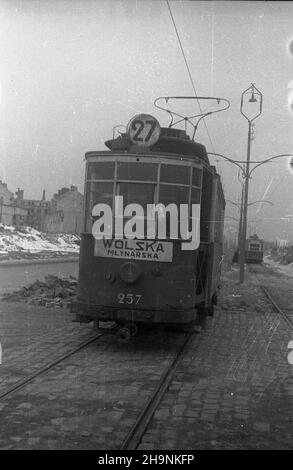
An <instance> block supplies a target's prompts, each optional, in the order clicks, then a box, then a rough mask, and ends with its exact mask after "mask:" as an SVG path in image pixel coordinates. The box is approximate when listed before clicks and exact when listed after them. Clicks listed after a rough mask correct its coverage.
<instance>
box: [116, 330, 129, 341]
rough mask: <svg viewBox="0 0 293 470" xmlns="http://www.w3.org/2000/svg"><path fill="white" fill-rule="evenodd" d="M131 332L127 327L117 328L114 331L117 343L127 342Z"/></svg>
mask: <svg viewBox="0 0 293 470" xmlns="http://www.w3.org/2000/svg"><path fill="white" fill-rule="evenodd" d="M130 337H131V333H130V330H129V328H125V327H123V328H119V330H118V331H117V333H116V338H117V340H118V343H128V341H129V340H130Z"/></svg>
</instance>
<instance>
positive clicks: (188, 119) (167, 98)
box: [154, 96, 230, 139]
mask: <svg viewBox="0 0 293 470" xmlns="http://www.w3.org/2000/svg"><path fill="white" fill-rule="evenodd" d="M159 100H165V102H166V104H167V103H169V101H170V100H198V101H199V100H212V101H216V102H217V104H218V105H219V104H220V103H221V102H223V103H224V107H222V108H220V109H215V110H213V111H202V112H201V113H200V114H192V115H191V116H184V115H182V114H179V113H177V112H175V111H171V109H167V108H165V107H163V106H162V105H159V104H158V101H159ZM154 106H155V107H156V108H158V109H161V110H162V111H166V112H167V113H168V114H169V115H170V118H171V122H170V124H169V127H173V126H175V125H176V124H179V123H180V122H183V121H184V122H185V127H186V123H187V122H189V124H190V125H191V126H192V127H193V129H194V131H193V136H192V139H194V136H195V133H196V130H197V128H198V125H199V123H200V121H201V120H203V119H204V118H205V117H206V116H210V115H211V114H215V113H219V112H221V111H225V110H226V109H228V108H229V107H230V102H229V100H227V99H226V98H218V97H211V96H197V97H194V96H160V97H159V98H156V99H155V101H154ZM175 116H176V117H178V118H179V119H178V120H176V121H175V122H174V117H175ZM195 118H198V120H197V122H196V123H195V124H194V123H193V122H192V119H195Z"/></svg>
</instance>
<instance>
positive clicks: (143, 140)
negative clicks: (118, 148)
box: [127, 114, 161, 147]
mask: <svg viewBox="0 0 293 470" xmlns="http://www.w3.org/2000/svg"><path fill="white" fill-rule="evenodd" d="M160 131H161V128H160V124H159V122H158V121H157V119H156V118H154V117H153V116H151V115H150V114H138V115H137V116H135V117H134V118H132V119H131V121H130V122H129V124H128V127H127V132H128V135H129V137H130V140H131V141H132V142H133V143H134V144H135V145H138V146H142V147H149V146H151V145H154V144H155V143H156V142H157V140H158V139H159V137H160Z"/></svg>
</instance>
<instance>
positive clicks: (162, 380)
mask: <svg viewBox="0 0 293 470" xmlns="http://www.w3.org/2000/svg"><path fill="white" fill-rule="evenodd" d="M158 334H159V332H158ZM105 336H109V332H108V331H107V332H102V333H101V334H98V335H97V336H95V337H93V338H91V339H88V340H87V341H85V342H83V343H81V344H79V345H78V346H77V347H75V348H74V349H72V350H70V351H68V352H67V353H65V354H63V355H62V356H61V357H59V358H57V359H56V360H54V361H52V362H50V363H48V364H46V365H44V366H43V367H41V368H38V369H37V370H36V371H35V372H33V373H32V374H31V375H28V376H26V377H25V378H23V379H21V380H19V381H18V382H16V383H15V384H14V385H12V386H10V388H7V389H6V390H4V391H3V392H1V393H0V400H1V399H3V400H4V398H8V401H7V402H6V405H5V406H8V408H6V409H7V410H9V409H10V410H11V412H12V413H13V410H14V409H15V408H16V409H17V410H18V411H17V414H18V419H17V420H18V422H22V423H23V425H24V426H28V423H29V421H27V420H28V416H27V414H26V412H25V411H24V412H22V405H23V404H24V403H25V404H27V400H28V403H29V404H30V406H33V407H34V410H35V411H36V414H35V415H34V418H33V419H32V421H33V422H34V426H35V425H36V423H38V426H39V429H40V431H39V434H38V437H39V438H40V439H42V426H43V425H45V426H48V422H47V421H46V419H48V418H47V415H48V414H49V416H50V419H55V418H56V415H57V418H56V420H57V419H58V420H60V422H61V423H62V420H64V419H66V420H69V421H70V419H71V418H70V417H68V415H66V417H64V415H63V412H64V409H67V408H62V410H63V411H62V412H61V413H60V411H59V404H60V401H59V400H58V401H57V399H56V397H57V396H60V400H64V391H65V390H69V394H71V393H72V391H70V390H71V388H70V386H69V387H66V388H64V371H65V370H66V368H68V369H67V372H65V374H66V375H67V377H66V378H65V381H68V378H69V377H70V376H74V375H75V377H77V375H76V372H73V371H72V369H71V367H72V364H71V363H72V360H71V361H70V362H69V363H68V362H67V361H65V360H66V359H67V358H70V357H75V354H77V353H78V352H79V351H81V350H84V351H85V352H86V351H87V349H86V348H87V347H88V346H90V345H91V344H93V343H95V342H96V341H99V340H100V339H101V338H102V337H105ZM111 336H112V340H111V341H110V343H109V345H110V349H109V356H108V352H107V351H108V349H106V350H105V349H103V348H102V350H103V354H104V356H103V358H104V359H102V360H104V361H105V363H104V367H102V369H100V368H99V367H98V368H97V367H96V366H95V365H92V366H91V364H92V362H91V361H90V360H89V358H90V357H92V356H87V354H86V357H85V356H84V357H82V356H81V358H82V359H81V362H80V366H76V367H77V369H76V370H80V369H83V365H84V363H88V364H89V368H92V370H90V372H89V374H88V378H86V375H83V377H84V378H85V379H86V380H84V381H83V385H82V388H81V392H79V393H78V398H76V397H73V395H74V392H73V395H72V396H71V397H70V399H71V401H70V406H69V408H68V409H70V407H71V408H72V409H73V407H74V405H73V403H74V402H75V400H78V401H79V402H80V399H81V398H80V397H81V396H85V395H84V393H85V389H87V387H89V389H90V390H92V391H93V393H95V395H96V396H99V397H101V396H102V395H101V393H102V392H101V389H100V390H99V385H98V388H96V387H97V384H101V383H104V382H105V379H100V378H99V377H100V372H101V374H102V375H101V377H102V376H104V374H105V370H109V374H108V373H106V374H107V376H108V375H109V377H108V380H110V381H111V382H112V380H113V378H115V377H116V373H115V370H117V364H116V367H115V363H114V366H113V369H112V372H111V370H110V369H109V367H110V364H112V360H113V359H114V362H115V359H116V358H117V359H118V363H120V361H121V355H118V356H117V351H118V350H120V348H119V347H118V345H117V341H115V339H114V338H113V335H112V334H111ZM160 337H161V333H160V334H159V336H158V338H157V339H159V338H160ZM192 338H194V332H188V333H183V334H182V333H181V334H180V335H179V336H178V335H176V336H174V340H173V341H171V342H169V341H168V343H169V345H168V343H167V347H166V351H169V352H168V353H167V354H168V355H169V354H170V353H171V354H170V355H169V357H168V355H167V356H166V355H165V354H163V356H162V357H160V360H159V363H158V370H160V374H157V372H156V371H157V366H156V367H155V366H154V362H153V361H154V359H152V363H151V362H150V361H149V360H147V361H146V365H147V367H148V370H147V371H146V373H143V374H138V375H136V377H135V379H134V380H135V382H134V383H135V384H136V383H139V382H140V381H141V383H143V382H144V387H143V388H144V390H147V388H150V384H151V388H150V390H149V392H148V391H147V392H146V393H145V399H144V400H141V398H142V397H141V396H140V397H139V398H138V400H137V403H135V404H133V402H132V404H130V402H129V398H128V397H129V393H130V394H131V393H132V391H131V389H130V390H129V391H127V392H126V394H119V395H117V394H116V393H115V392H114V394H113V395H112V397H111V398H110V400H108V399H106V400H104V404H103V406H102V405H101V403H100V405H99V404H98V407H97V409H98V410H99V411H97V416H99V418H98V421H97V425H98V427H99V426H100V425H99V424H98V422H99V419H100V417H101V415H104V417H105V418H104V419H106V420H107V419H108V418H107V416H108V415H107V413H106V412H105V411H104V410H105V409H108V410H109V423H108V426H111V425H113V419H114V420H115V419H116V418H115V417H114V415H115V414H116V415H119V414H120V413H122V410H123V412H124V413H125V418H124V419H125V420H128V421H129V420H130V419H131V421H132V422H131V423H129V425H127V429H125V424H124V420H122V421H121V426H122V427H121V429H120V430H119V427H120V423H117V424H116V425H115V432H117V433H118V432H119V433H120V436H119V437H118V436H117V437H116V438H115V437H113V442H111V437H110V436H109V437H108V438H107V433H108V431H106V434H105V435H103V438H104V439H105V441H107V442H108V443H110V446H113V449H115V448H116V449H121V450H132V449H137V448H139V446H140V444H141V442H143V436H144V434H145V432H146V431H147V429H148V428H149V425H150V422H151V420H152V417H153V415H154V413H155V411H156V410H157V408H158V407H159V405H160V403H161V400H162V399H163V397H164V395H165V393H166V392H167V390H168V387H169V386H170V383H171V382H172V380H173V377H174V374H175V372H176V370H177V366H178V365H179V364H180V363H181V360H182V359H183V357H185V353H186V350H187V348H188V345H190V342H191V340H192ZM175 339H176V341H175ZM146 341H147V338H146V337H143V338H142V342H141V341H139V342H138V343H137V340H136V341H135V342H134V344H133V345H131V344H129V345H128V346H127V345H126V346H125V347H124V348H122V349H123V350H124V351H125V361H126V362H125V365H124V366H123V368H124V369H125V372H126V373H125V377H127V375H128V374H129V373H130V374H131V372H130V370H132V366H134V370H133V372H134V371H136V370H137V369H136V364H135V363H133V361H132V360H131V357H132V355H131V351H132V350H133V349H135V350H136V347H137V346H135V343H136V344H137V345H138V346H139V350H140V351H141V352H142V351H144V349H145V347H146V344H144V343H146ZM161 341H162V339H159V341H157V342H156V345H155V351H156V350H157V351H160V348H159V349H158V346H159V344H160V343H161ZM174 341H175V342H174ZM107 344H108V343H107ZM141 344H142V346H141ZM111 345H112V346H111ZM170 347H171V349H170ZM90 349H92V348H90ZM151 349H153V348H151ZM147 351H148V348H147V349H146V352H147ZM121 352H122V351H121ZM160 354H161V353H160ZM76 357H77V356H76ZM123 357H124V354H123ZM157 359H158V358H157ZM128 361H129V366H127V363H128ZM162 361H166V363H165V364H164V365H163V364H162ZM73 362H78V363H79V360H77V361H75V359H73ZM122 363H123V362H122ZM122 363H121V364H122ZM60 364H61V369H60V368H58V372H57V373H56V375H55V374H54V367H55V366H57V365H60ZM106 364H108V369H107V365H106ZM152 364H153V365H152ZM160 364H161V365H160ZM162 365H163V367H162ZM129 368H130V369H129ZM63 369H64V370H63ZM56 371H57V368H56ZM93 371H96V373H93ZM127 371H128V372H127ZM153 371H154V372H153ZM50 372H51V377H50ZM52 372H53V374H54V375H53V376H52ZM153 373H155V376H153V375H152V374H153ZM68 374H69V375H68ZM40 376H41V382H42V384H41V385H40V388H38V384H37V381H36V380H35V379H37V377H40ZM47 377H48V381H47ZM52 377H53V380H54V381H55V384H56V385H55V386H54V385H53V384H52V382H51V380H52ZM61 378H62V379H61ZM60 380H62V382H60ZM69 380H70V379H69ZM115 380H116V379H115ZM119 380H121V378H119V379H118V382H119ZM59 383H60V387H59V385H58V384H59ZM69 383H70V382H69ZM126 384H127V382H126V381H125V386H123V387H124V389H125V387H127V385H126ZM30 385H31V386H33V389H32V392H29V399H26V400H24V398H23V397H24V396H25V395H26V392H24V395H23V394H22V393H21V394H20V397H18V395H17V394H16V393H14V392H17V391H19V390H20V392H22V390H25V388H26V386H30ZM134 386H137V385H134ZM85 387H86V388H85ZM103 387H104V385H102V388H103ZM132 387H133V385H132ZM39 390H42V391H41V395H39ZM59 390H60V391H59ZM62 390H63V391H62ZM138 390H139V389H138ZM65 393H66V392H65ZM138 396H139V395H138ZM47 397H49V400H50V408H48V409H47V408H46V406H47V405H46V403H47V399H48V398H47ZM118 397H119V400H120V401H121V403H120V402H119V400H118V402H117V398H118ZM10 399H11V400H10ZM55 399H56V402H55V401H54V400H55ZM43 400H45V401H43ZM51 400H53V402H52V401H51ZM91 402H92V400H90V402H89V403H88V402H87V401H85V408H84V412H83V413H81V415H80V417H79V419H83V418H82V417H83V416H85V414H86V413H87V411H86V410H87V408H88V406H90V407H91V406H93V402H92V403H91ZM123 402H125V405H121V404H122V403H123ZM127 402H128V404H127ZM40 403H42V406H41V408H40V409H41V412H42V414H41V415H40V416H39V413H38V410H39V406H40ZM58 403H59V404H58ZM117 403H118V405H117ZM65 405H66V406H67V402H66V399H65ZM27 406H29V405H27ZM121 406H122V407H121ZM128 407H130V408H128ZM24 409H26V408H24ZM128 409H131V415H132V417H131V418H129V417H128V416H127V411H128ZM53 410H56V415H54V413H55V412H54V411H53ZM6 413H7V411H6ZM59 413H60V414H59ZM70 413H71V411H70ZM70 413H69V414H70ZM14 419H15V415H14V414H13V418H12V420H14ZM76 419H77V418H76V415H75V417H74V422H76ZM44 422H45V424H44ZM50 425H51V424H49V426H50ZM83 428H86V429H88V428H91V431H90V432H89V434H90V435H93V436H94V435H95V433H96V431H95V430H94V429H95V425H94V423H92V424H91V419H90V418H89V422H88V423H84V425H83ZM123 428H124V429H123ZM105 429H106V428H105ZM16 432H17V431H16ZM34 432H36V428H35V427H34ZM55 432H57V434H59V436H60V438H64V430H63V428H62V424H61V425H60V428H59V429H58V430H54V435H55ZM86 432H87V431H86ZM122 433H123V435H122ZM65 434H66V431H65ZM17 437H18V438H19V439H22V438H23V436H22V433H21V434H20V435H18V434H17ZM78 438H80V436H79V437H78ZM54 439H55V438H54ZM81 439H82V438H81ZM109 439H110V441H109ZM93 444H94V446H95V448H96V445H97V446H98V447H99V446H100V445H101V443H100V442H95V439H94V441H93V443H92V445H93ZM57 447H58V445H57ZM57 447H56V448H57ZM38 448H43V447H42V446H41V447H38ZM102 448H104V447H102Z"/></svg>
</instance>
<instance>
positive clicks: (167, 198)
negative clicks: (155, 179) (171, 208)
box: [159, 184, 189, 238]
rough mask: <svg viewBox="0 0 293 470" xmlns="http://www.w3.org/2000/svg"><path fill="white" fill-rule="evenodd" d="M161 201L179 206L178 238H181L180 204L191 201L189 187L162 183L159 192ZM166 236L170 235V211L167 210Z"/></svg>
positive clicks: (165, 204) (166, 204)
mask: <svg viewBox="0 0 293 470" xmlns="http://www.w3.org/2000/svg"><path fill="white" fill-rule="evenodd" d="M159 203H161V204H164V206H165V207H166V206H168V205H169V204H175V205H176V206H177V208H178V227H177V230H178V234H177V235H178V236H177V237H176V238H180V225H179V224H180V216H179V211H180V204H187V205H188V203H189V187H187V186H175V185H174V186H173V185H167V184H160V192H159ZM165 223H166V236H167V237H170V231H171V230H170V227H171V226H170V223H171V220H170V212H166V220H165ZM171 237H172V238H173V236H172V234H171Z"/></svg>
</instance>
